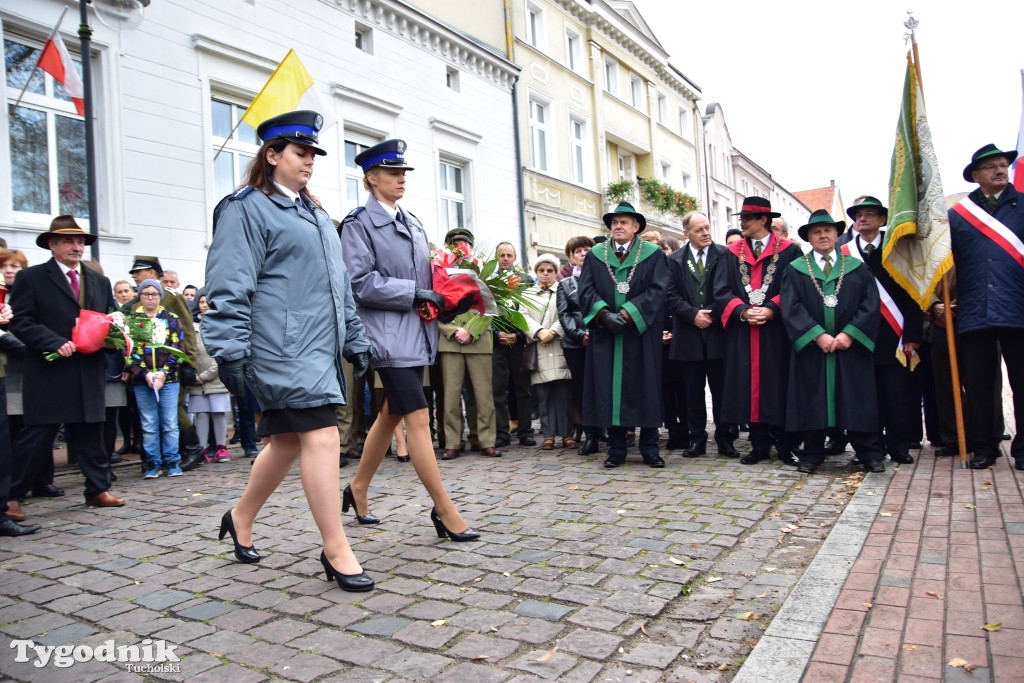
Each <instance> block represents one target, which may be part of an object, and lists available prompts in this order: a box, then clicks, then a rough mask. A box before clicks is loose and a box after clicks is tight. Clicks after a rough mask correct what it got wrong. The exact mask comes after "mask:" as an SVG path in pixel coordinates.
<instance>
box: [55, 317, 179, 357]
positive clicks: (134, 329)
mask: <svg viewBox="0 0 1024 683" xmlns="http://www.w3.org/2000/svg"><path fill="white" fill-rule="evenodd" d="M160 326H162V329H163V331H162V334H161V331H160V329H158V326H157V325H156V324H154V321H153V320H151V319H150V318H136V317H132V318H127V317H126V316H125V315H124V314H123V313H120V312H116V311H115V312H114V313H99V312H97V311H90V310H88V309H82V311H81V313H79V315H78V319H77V320H75V326H74V327H73V328H72V329H71V341H72V342H74V344H75V351H76V352H77V353H96V352H97V351H99V350H100V349H103V348H108V349H117V350H119V351H122V352H123V353H124V355H125V357H128V356H130V355H131V353H132V349H133V348H135V347H136V346H139V345H146V346H148V347H149V348H160V349H164V350H166V351H168V352H170V353H173V354H174V355H175V356H178V357H179V358H181V359H182V360H184V361H185V362H186V363H187V362H189V360H188V356H186V355H185V354H184V353H182V352H181V351H179V350H178V349H175V348H171V347H169V346H165V345H164V342H166V341H167V326H166V324H164V323H163V321H160ZM44 357H45V358H46V360H49V361H53V360H57V359H58V358H60V354H59V353H57V352H56V351H54V352H52V353H48V354H46V356H44Z"/></svg>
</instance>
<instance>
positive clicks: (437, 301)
mask: <svg viewBox="0 0 1024 683" xmlns="http://www.w3.org/2000/svg"><path fill="white" fill-rule="evenodd" d="M412 301H413V308H419V306H420V304H422V303H427V302H430V303H432V304H434V305H435V306H437V310H439V311H443V310H444V297H443V296H441V295H440V294H438V293H437V292H435V291H434V290H432V289H417V290H416V294H414V295H413V300H412Z"/></svg>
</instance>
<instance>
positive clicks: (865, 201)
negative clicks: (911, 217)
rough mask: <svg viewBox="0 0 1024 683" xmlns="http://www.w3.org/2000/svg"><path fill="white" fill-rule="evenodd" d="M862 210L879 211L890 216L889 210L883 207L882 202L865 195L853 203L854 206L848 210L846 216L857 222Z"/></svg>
mask: <svg viewBox="0 0 1024 683" xmlns="http://www.w3.org/2000/svg"><path fill="white" fill-rule="evenodd" d="M861 209H878V210H879V211H881V212H882V213H884V214H885V215H886V217H888V216H889V209H888V208H886V207H884V206H882V202H881V201H880V200H878V199H876V198H874V197H872V196H870V195H864V196H863V197H861V198H860V199H859V200H858V201H855V202H854V203H853V206H851V207H850V208H848V209H847V210H846V215H847V216H849V217H850V220H851V221H855V220H857V212H858V211H860V210H861Z"/></svg>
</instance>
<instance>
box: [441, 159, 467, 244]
mask: <svg viewBox="0 0 1024 683" xmlns="http://www.w3.org/2000/svg"><path fill="white" fill-rule="evenodd" d="M464 173H465V167H464V166H462V165H461V164H456V163H453V162H450V161H444V160H442V161H441V162H440V168H439V173H438V178H440V188H439V189H440V192H439V193H438V198H439V199H440V200H441V206H440V208H441V226H440V227H441V230H443V231H445V232H447V231H449V230H452V229H453V228H464V227H466V193H465V191H464V189H463V188H464V186H463V175H464Z"/></svg>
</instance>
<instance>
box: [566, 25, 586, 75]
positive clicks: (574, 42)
mask: <svg viewBox="0 0 1024 683" xmlns="http://www.w3.org/2000/svg"><path fill="white" fill-rule="evenodd" d="M565 65H566V66H567V67H569V69H570V70H572V71H575V72H577V73H579V72H580V70H581V69H582V68H583V36H581V35H580V32H579V31H576V30H574V29H571V28H566V29H565Z"/></svg>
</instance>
